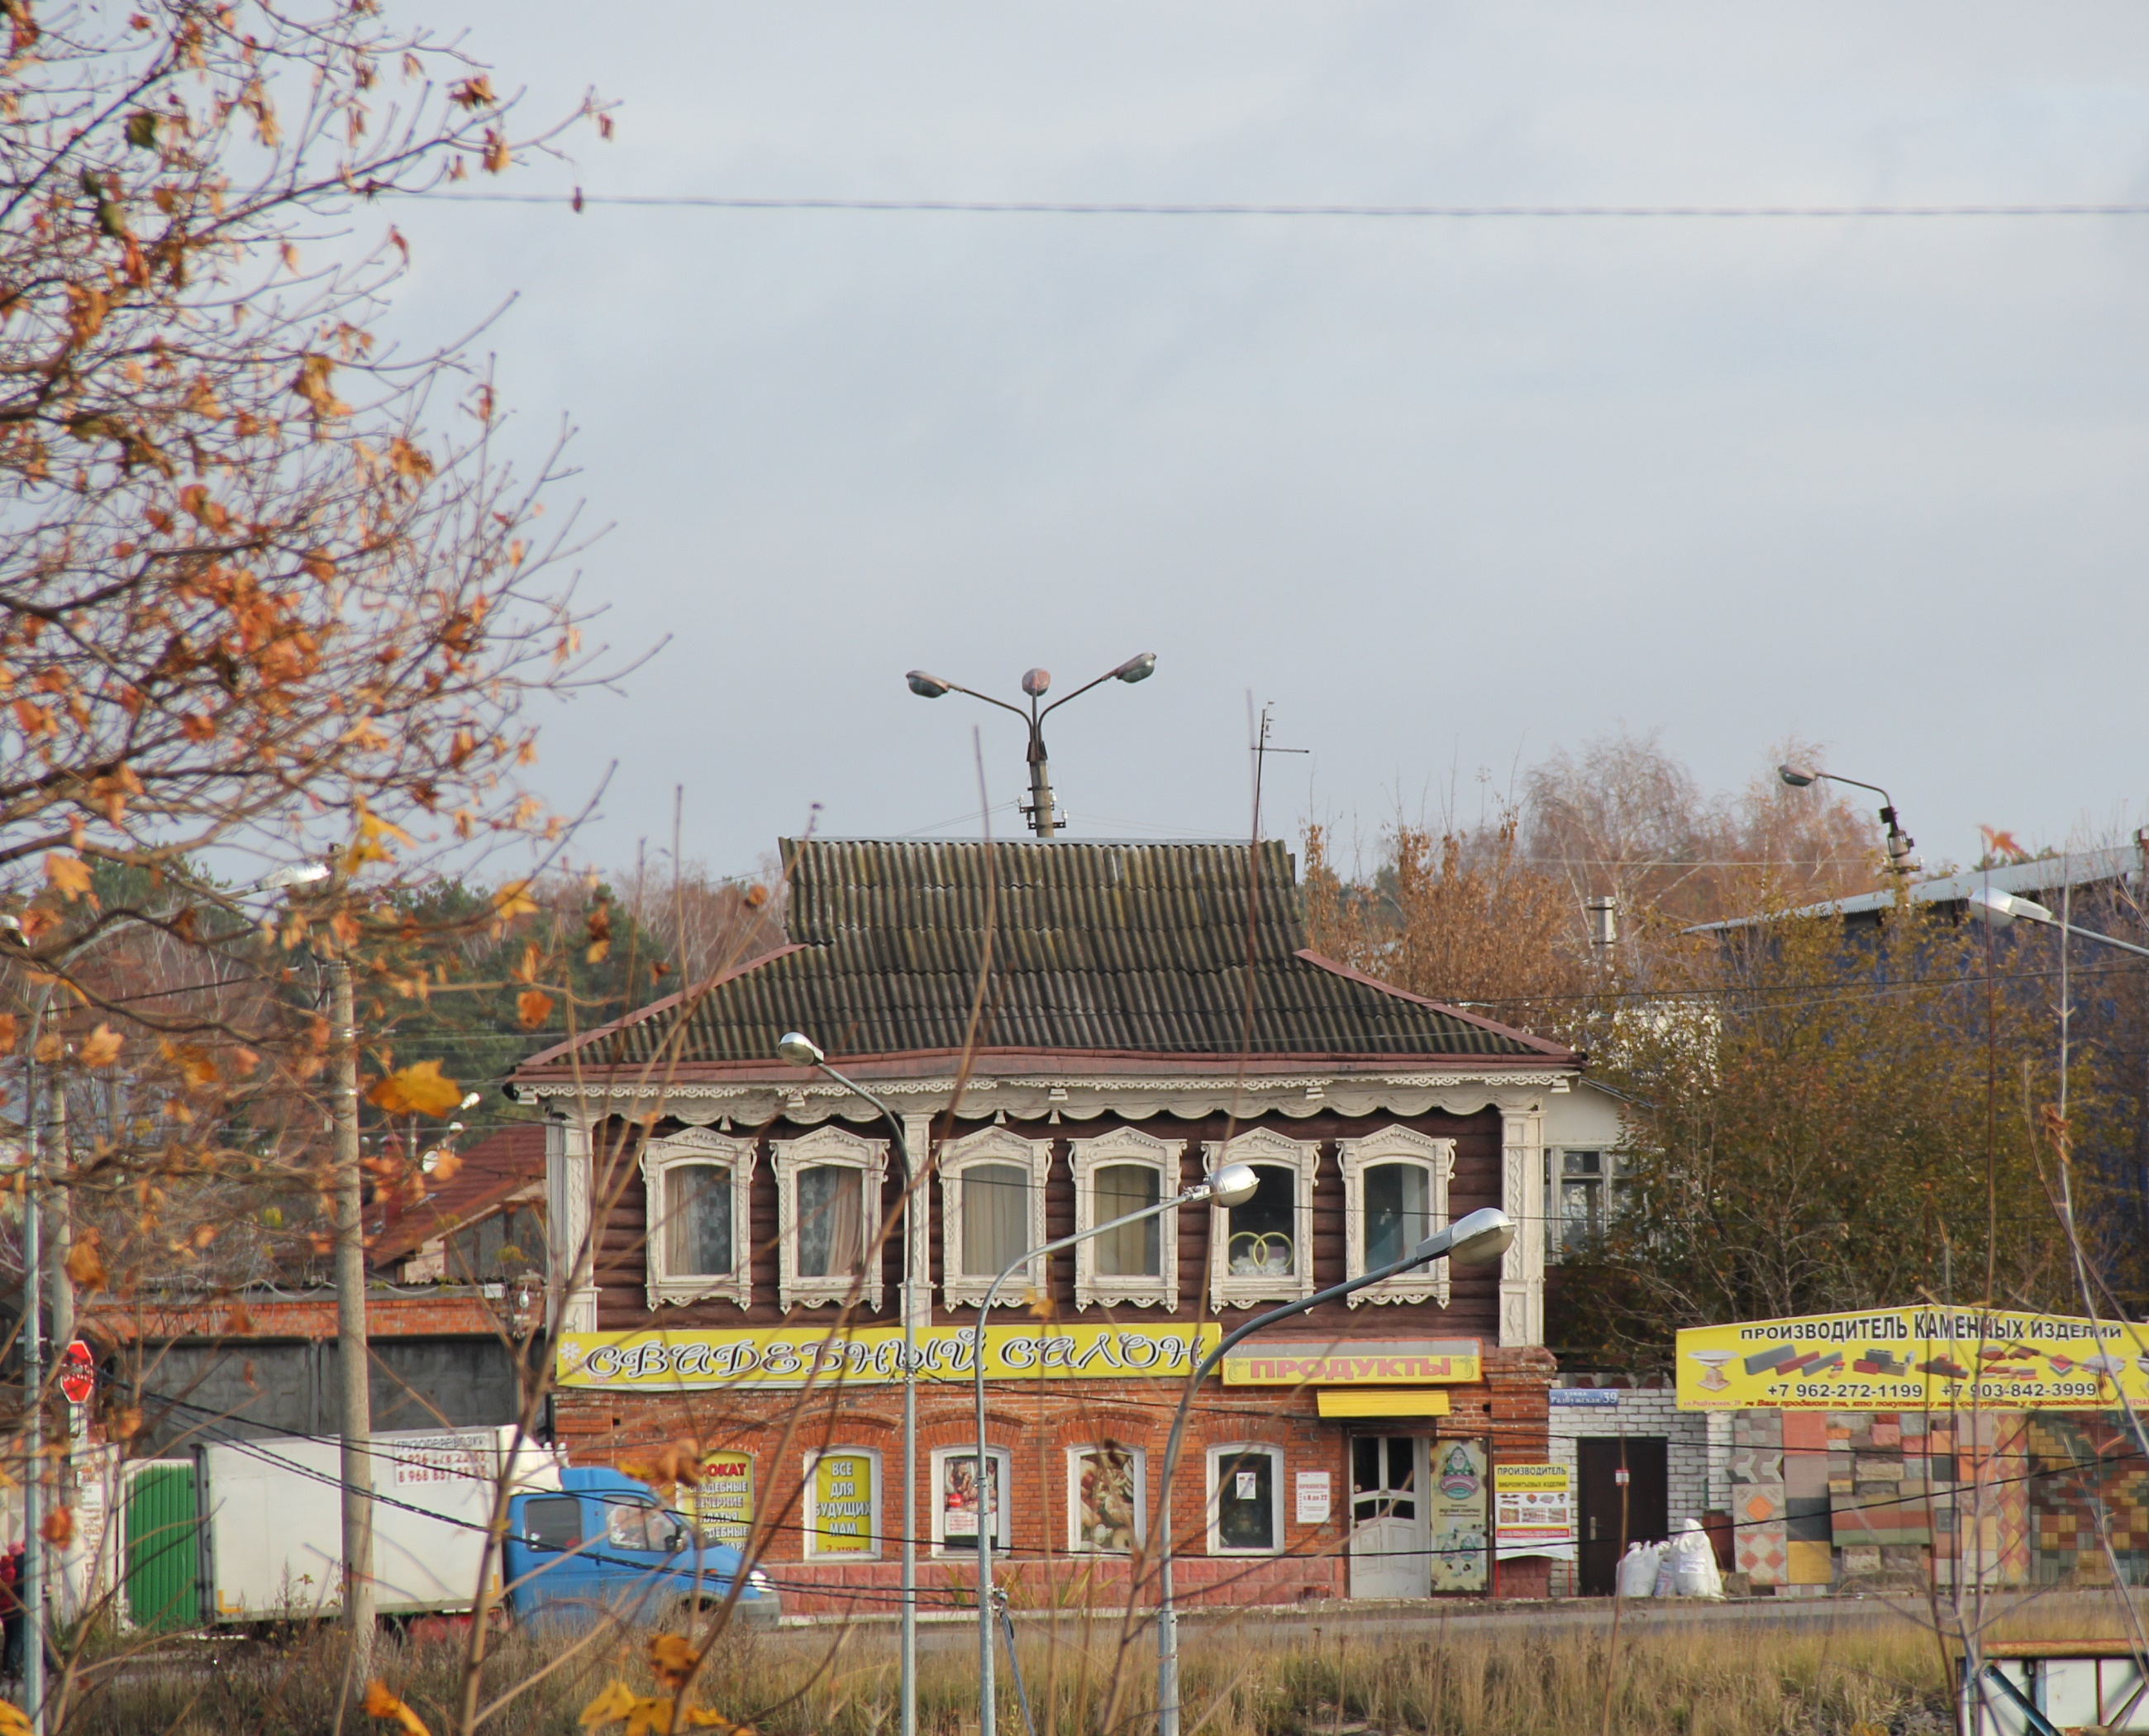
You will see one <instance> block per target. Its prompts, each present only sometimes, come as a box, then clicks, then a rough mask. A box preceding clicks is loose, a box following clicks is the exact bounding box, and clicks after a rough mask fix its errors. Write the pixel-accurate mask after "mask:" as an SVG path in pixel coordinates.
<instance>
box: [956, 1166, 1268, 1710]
mask: <svg viewBox="0 0 2149 1736" xmlns="http://www.w3.org/2000/svg"><path fill="white" fill-rule="evenodd" d="M1235 1171H1236V1174H1235V1173H1234V1172H1235ZM1255 1186H1256V1180H1255V1176H1254V1173H1253V1171H1252V1170H1248V1169H1246V1167H1245V1166H1244V1165H1236V1164H1227V1165H1225V1166H1224V1168H1222V1169H1220V1170H1218V1171H1217V1172H1216V1173H1215V1175H1210V1176H1205V1177H1204V1178H1203V1179H1202V1180H1200V1181H1197V1182H1196V1183H1195V1185H1193V1186H1192V1187H1190V1188H1188V1189H1187V1190H1185V1192H1184V1193H1180V1194H1175V1195H1172V1197H1171V1198H1170V1199H1169V1200H1158V1201H1157V1202H1156V1204H1155V1205H1145V1206H1143V1207H1142V1208H1141V1210H1139V1211H1130V1212H1129V1213H1127V1214H1126V1215H1125V1216H1124V1217H1117V1218H1114V1219H1112V1220H1110V1222H1108V1223H1103V1224H1093V1225H1090V1228H1088V1229H1087V1230H1076V1231H1075V1233H1074V1234H1073V1235H1063V1236H1060V1237H1059V1238H1058V1239H1057V1240H1053V1241H1049V1242H1046V1243H1045V1244H1044V1245H1043V1246H1041V1247H1036V1248H1029V1249H1026V1250H1024V1252H1023V1253H1022V1255H1020V1256H1019V1258H1017V1259H1016V1260H1014V1261H1013V1262H1012V1263H1011V1264H1009V1266H1007V1267H1005V1268H1004V1270H1003V1271H1001V1272H1000V1274H999V1276H998V1277H996V1278H994V1280H993V1281H992V1283H991V1285H990V1286H989V1287H988V1288H987V1290H986V1291H985V1300H984V1306H982V1307H980V1308H979V1310H978V1331H977V1336H976V1338H975V1339H974V1341H972V1343H971V1346H970V1366H971V1370H972V1372H973V1373H974V1376H975V1377H976V1389H977V1422H978V1456H977V1461H976V1464H977V1477H978V1482H977V1491H978V1494H977V1500H978V1729H979V1736H997V1730H998V1727H999V1705H998V1703H997V1699H996V1695H997V1693H998V1689H997V1688H996V1687H995V1685H994V1679H993V1534H992V1531H991V1530H990V1528H989V1527H990V1526H992V1525H994V1524H997V1523H998V1522H999V1501H998V1499H997V1498H995V1499H994V1501H993V1503H992V1508H993V1510H992V1512H990V1513H988V1512H986V1488H987V1484H986V1470H985V1467H986V1465H987V1463H988V1461H987V1458H986V1451H987V1449H986V1446H985V1322H986V1321H989V1320H990V1319H991V1318H992V1312H993V1303H994V1301H995V1300H997V1299H998V1297H999V1293H1000V1286H1001V1285H1003V1284H1004V1283H1006V1282H1007V1281H1008V1280H1009V1278H1011V1277H1013V1276H1014V1275H1015V1272H1016V1271H1017V1270H1019V1268H1021V1267H1023V1266H1028V1265H1029V1263H1030V1261H1032V1260H1047V1261H1049V1260H1050V1258H1051V1256H1052V1255H1054V1254H1057V1253H1058V1252H1059V1250H1061V1249H1063V1248H1071V1247H1073V1246H1074V1245H1075V1243H1077V1242H1080V1241H1087V1240H1090V1238H1091V1237H1092V1236H1098V1235H1107V1234H1109V1233H1110V1231H1112V1230H1124V1229H1125V1228H1126V1227H1127V1225H1130V1224H1139V1223H1142V1222H1144V1221H1145V1220H1148V1219H1150V1218H1156V1217H1162V1216H1163V1215H1164V1214H1165V1213H1166V1212H1167V1211H1175V1210H1178V1208H1179V1207H1180V1206H1182V1205H1203V1204H1205V1203H1208V1202H1211V1201H1213V1202H1215V1203H1216V1204H1218V1205H1245V1204H1246V1201H1247V1200H1250V1199H1251V1198H1252V1197H1253V1193H1254V1189H1255ZM1045 1272H1046V1276H1047V1279H1048V1281H1049V1276H1050V1273H1051V1267H1050V1266H1049V1264H1048V1265H1047V1266H1046V1267H1045ZM994 1494H995V1497H997V1495H998V1491H995V1492H994Z"/></svg>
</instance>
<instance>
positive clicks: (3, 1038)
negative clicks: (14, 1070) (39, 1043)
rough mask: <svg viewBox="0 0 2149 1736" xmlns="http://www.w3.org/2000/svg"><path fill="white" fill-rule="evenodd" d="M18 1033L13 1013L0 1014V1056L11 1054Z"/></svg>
mask: <svg viewBox="0 0 2149 1736" xmlns="http://www.w3.org/2000/svg"><path fill="white" fill-rule="evenodd" d="M17 1036H18V1029H17V1027H16V1024H15V1015H14V1014H13V1013H0V1054H12V1053H13V1051H14V1048H15V1042H16V1039H17Z"/></svg>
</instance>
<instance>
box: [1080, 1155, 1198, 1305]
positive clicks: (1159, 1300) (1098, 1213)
mask: <svg viewBox="0 0 2149 1736" xmlns="http://www.w3.org/2000/svg"><path fill="white" fill-rule="evenodd" d="M1073 1150H1074V1156H1073V1160H1072V1165H1071V1167H1072V1168H1073V1170H1074V1172H1075V1228H1076V1229H1077V1230H1090V1229H1093V1228H1095V1226H1096V1225H1099V1224H1108V1223H1110V1221H1111V1220H1113V1219H1114V1218H1116V1217H1125V1215H1127V1214H1128V1213H1129V1212H1133V1211H1140V1210H1141V1209H1142V1208H1143V1207H1144V1206H1147V1205H1155V1204H1156V1203H1157V1202H1158V1201H1159V1200H1165V1199H1169V1198H1170V1196H1171V1195H1175V1194H1176V1193H1177V1192H1178V1191H1179V1153H1180V1145H1179V1143H1178V1142H1177V1141H1171V1142H1170V1143H1167V1142H1166V1141H1165V1140H1160V1139H1157V1138H1155V1137H1154V1136H1152V1135H1149V1134H1145V1133H1142V1132H1140V1131H1138V1130H1135V1129H1134V1128H1131V1127H1120V1128H1115V1129H1114V1130H1112V1131H1111V1132H1110V1133H1107V1134H1102V1135H1099V1136H1098V1137H1097V1138H1095V1139H1094V1140H1075V1143H1074V1148H1073ZM1178 1222H1179V1220H1178V1219H1177V1218H1176V1217H1175V1216H1173V1215H1170V1214H1168V1213H1167V1214H1162V1215H1159V1216H1156V1217H1154V1218H1151V1219H1150V1220H1148V1221H1147V1222H1146V1223H1142V1224H1134V1225H1129V1226H1128V1227H1127V1228H1126V1229H1124V1230H1114V1231H1113V1232H1112V1233H1111V1234H1110V1235H1100V1236H1097V1237H1095V1238H1093V1239H1092V1240H1089V1241H1081V1242H1077V1243H1075V1307H1076V1308H1077V1309H1084V1308H1087V1307H1089V1306H1090V1305H1091V1304H1092V1303H1097V1304H1101V1305H1102V1306H1105V1307H1115V1306H1121V1305H1124V1304H1128V1303H1131V1304H1133V1305H1134V1306H1136V1307H1140V1308H1153V1307H1156V1306H1163V1307H1164V1308H1165V1310H1167V1311H1170V1312H1174V1313H1175V1312H1177V1311H1178V1308H1179V1235H1178Z"/></svg>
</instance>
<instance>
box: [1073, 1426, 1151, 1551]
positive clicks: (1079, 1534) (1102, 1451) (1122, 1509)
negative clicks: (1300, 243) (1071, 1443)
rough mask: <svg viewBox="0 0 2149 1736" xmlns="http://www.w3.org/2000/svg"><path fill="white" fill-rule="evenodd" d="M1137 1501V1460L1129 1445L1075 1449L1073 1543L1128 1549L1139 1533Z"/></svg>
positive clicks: (1139, 1475) (1139, 1510) (1138, 1484)
mask: <svg viewBox="0 0 2149 1736" xmlns="http://www.w3.org/2000/svg"><path fill="white" fill-rule="evenodd" d="M1141 1501H1142V1491H1141V1462H1140V1457H1139V1455H1138V1454H1136V1453H1135V1452H1134V1450H1133V1449H1131V1448H1130V1447H1096V1448H1094V1449H1092V1450H1091V1451H1089V1452H1080V1453H1077V1454H1076V1455H1075V1547H1076V1548H1078V1549H1095V1550H1097V1551H1100V1552H1105V1553H1109V1554H1117V1555H1126V1554H1130V1553H1132V1552H1133V1550H1134V1547H1135V1543H1136V1542H1138V1541H1140V1530H1141Z"/></svg>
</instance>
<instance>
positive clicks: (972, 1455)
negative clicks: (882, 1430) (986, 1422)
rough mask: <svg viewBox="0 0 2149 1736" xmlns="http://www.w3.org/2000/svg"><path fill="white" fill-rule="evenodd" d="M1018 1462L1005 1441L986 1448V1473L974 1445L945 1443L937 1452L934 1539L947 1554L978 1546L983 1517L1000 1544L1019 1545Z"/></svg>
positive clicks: (1005, 1546) (996, 1544)
mask: <svg viewBox="0 0 2149 1736" xmlns="http://www.w3.org/2000/svg"><path fill="white" fill-rule="evenodd" d="M1012 1468H1013V1467H1012V1465H1011V1462H1010V1458H1009V1452H1008V1450H1007V1449H1006V1448H1005V1447H987V1448H986V1449H985V1472H984V1477H983V1478H982V1479H980V1478H979V1475H978V1451H977V1448H976V1447H970V1448H969V1449H968V1450H967V1451H966V1450H964V1448H962V1447H943V1448H942V1449H941V1450H940V1451H939V1452H935V1453H934V1455H933V1541H934V1542H935V1543H936V1544H938V1545H939V1547H940V1551H941V1552H942V1553H943V1554H944V1555H959V1554H961V1553H963V1552H965V1551H969V1552H975V1551H976V1549H977V1547H978V1526H979V1522H980V1521H981V1520H982V1521H983V1522H984V1524H985V1525H986V1526H987V1527H989V1532H988V1534H989V1536H990V1537H991V1538H992V1543H993V1547H994V1548H995V1549H999V1550H1006V1549H1009V1548H1011V1547H1014V1512H1013V1501H1012V1494H1013V1491H1012V1487H1011V1472H1012Z"/></svg>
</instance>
